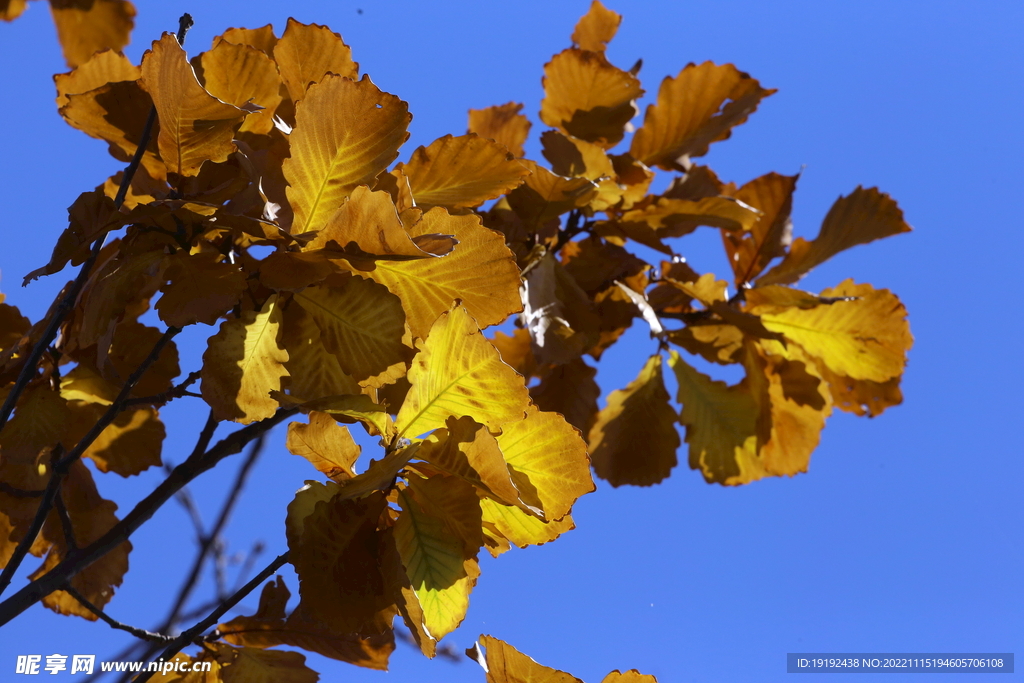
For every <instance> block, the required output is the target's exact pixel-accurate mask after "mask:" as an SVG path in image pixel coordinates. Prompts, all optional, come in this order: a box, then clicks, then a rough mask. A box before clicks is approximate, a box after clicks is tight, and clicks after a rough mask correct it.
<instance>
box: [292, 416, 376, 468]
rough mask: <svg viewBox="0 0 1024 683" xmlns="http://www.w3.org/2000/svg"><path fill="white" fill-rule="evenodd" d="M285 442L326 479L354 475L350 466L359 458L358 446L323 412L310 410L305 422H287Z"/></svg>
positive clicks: (345, 431) (342, 428)
mask: <svg viewBox="0 0 1024 683" xmlns="http://www.w3.org/2000/svg"><path fill="white" fill-rule="evenodd" d="M285 446H286V447H287V448H288V451H289V452H290V453H293V454H294V455H300V456H302V457H303V458H305V459H306V460H308V461H309V462H310V464H311V465H313V467H315V468H317V470H319V471H320V472H321V473H323V474H324V475H325V476H327V477H328V478H329V479H333V480H334V481H343V480H345V479H351V478H352V477H354V476H356V473H355V472H354V471H353V470H352V466H353V465H355V463H356V460H358V459H359V450H360V449H359V446H358V445H356V442H355V441H353V440H352V435H351V434H349V431H348V429H347V428H345V427H342V426H341V425H339V424H338V423H337V422H336V421H335V420H334V418H332V417H331V416H330V415H328V414H326V413H320V412H315V411H314V412H311V413H310V414H309V424H302V423H301V422H292V423H290V424H289V425H288V439H287V441H286V443H285Z"/></svg>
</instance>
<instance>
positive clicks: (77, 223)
mask: <svg viewBox="0 0 1024 683" xmlns="http://www.w3.org/2000/svg"><path fill="white" fill-rule="evenodd" d="M125 222H126V216H125V215H124V214H122V213H120V212H118V211H117V209H115V208H114V201H113V200H112V199H110V198H109V197H107V196H106V195H105V194H104V193H103V191H102V190H93V191H92V192H83V193H82V194H80V195H79V196H78V199H76V200H75V203H74V204H72V205H71V206H69V207H68V227H67V228H65V230H64V232H62V233H61V235H60V237H58V238H57V244H56V245H55V246H54V248H53V253H52V254H51V255H50V262H49V263H47V264H46V265H45V266H43V267H42V268H37V269H36V270H33V271H32V272H31V273H29V274H28V275H26V276H25V283H26V284H27V283H29V282H31V281H32V280H35V279H36V278H38V277H40V276H43V275H52V274H53V273H57V272H60V271H61V270H62V269H63V268H64V266H66V265H67V264H68V262H71V264H72V265H75V266H77V265H80V264H81V263H83V262H84V261H85V260H86V259H87V258H89V253H90V252H91V247H92V243H93V242H95V241H96V240H97V239H99V238H100V237H102V236H103V235H105V234H106V233H107V232H109V231H110V230H116V229H117V228H120V227H121V226H122V225H124V223H125Z"/></svg>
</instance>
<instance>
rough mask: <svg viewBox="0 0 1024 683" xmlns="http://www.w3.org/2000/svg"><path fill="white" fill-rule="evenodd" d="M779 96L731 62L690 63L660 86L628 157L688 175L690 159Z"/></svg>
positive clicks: (697, 155) (727, 134) (726, 135)
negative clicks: (760, 105)
mask: <svg viewBox="0 0 1024 683" xmlns="http://www.w3.org/2000/svg"><path fill="white" fill-rule="evenodd" d="M774 92H775V91H774V90H765V89H764V88H762V87H761V85H760V84H759V83H758V82H757V81H756V80H754V79H753V78H751V77H750V76H749V75H748V74H745V73H743V72H742V71H740V70H738V69H737V68H736V67H735V66H733V65H732V64H725V65H723V66H718V65H716V64H713V63H711V62H704V63H703V64H700V65H697V64H690V65H689V66H687V67H686V68H684V69H683V70H682V71H680V72H679V75H678V76H676V77H675V78H671V77H667V78H665V80H663V81H662V82H661V88H659V90H658V101H657V103H656V104H652V105H650V106H649V107H647V113H646V114H645V115H644V125H643V126H642V127H641V128H640V129H639V130H637V132H636V134H635V135H634V136H633V142H632V144H631V145H630V148H629V153H630V154H632V155H633V157H635V158H636V159H639V160H640V161H642V162H644V163H645V164H647V165H648V166H658V167H659V168H663V169H665V170H666V171H671V170H682V171H685V170H686V166H685V160H686V159H688V158H690V157H699V156H703V155H704V154H707V151H708V146H709V145H710V144H711V143H712V142H717V141H719V140H725V139H727V138H728V137H729V136H730V135H731V134H732V128H733V127H734V126H738V125H740V124H741V123H743V122H744V121H746V120H747V117H748V116H750V114H752V113H753V112H754V110H755V109H757V105H758V104H759V103H760V102H761V100H762V99H764V98H765V97H767V96H768V95H771V94H772V93H774Z"/></svg>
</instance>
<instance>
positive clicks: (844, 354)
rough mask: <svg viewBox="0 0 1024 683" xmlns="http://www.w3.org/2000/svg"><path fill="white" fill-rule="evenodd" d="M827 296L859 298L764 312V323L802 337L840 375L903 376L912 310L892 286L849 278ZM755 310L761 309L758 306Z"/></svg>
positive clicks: (790, 336) (873, 378)
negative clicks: (907, 307)
mask: <svg viewBox="0 0 1024 683" xmlns="http://www.w3.org/2000/svg"><path fill="white" fill-rule="evenodd" d="M821 295H822V296H823V297H856V298H855V299H853V300H851V301H836V302H834V303H832V304H826V305H821V306H817V307H815V308H810V309H801V308H790V309H788V310H783V311H780V312H765V313H763V314H762V315H761V321H762V322H763V323H764V326H765V327H766V328H768V329H769V330H771V331H773V332H780V333H782V334H783V335H785V336H786V338H787V339H789V340H791V341H794V342H796V343H797V344H799V345H800V346H802V347H803V348H804V350H806V351H807V353H809V354H810V355H812V356H814V357H816V358H819V359H821V361H822V362H823V363H824V364H825V365H826V366H828V368H829V369H830V370H831V371H832V372H834V373H836V374H839V375H846V376H848V377H850V378H853V379H858V380H869V381H872V382H886V381H888V380H890V379H892V378H893V377H898V376H899V375H900V374H901V373H902V372H903V366H904V365H905V364H906V355H907V351H908V350H909V349H910V347H911V345H912V344H913V341H914V340H913V337H912V336H911V335H910V325H909V324H908V323H907V317H906V316H907V309H906V308H904V306H903V304H902V303H900V300H899V299H898V298H896V295H895V294H893V293H892V292H890V291H889V290H887V289H877V290H876V289H875V288H873V287H872V286H871V285H868V284H863V285H857V284H854V283H853V280H846V281H844V282H843V283H842V284H840V285H839V286H838V287H835V288H832V289H826V290H824V291H823V292H822V293H821ZM751 312H753V313H757V309H756V308H755V309H753V310H752V311H751Z"/></svg>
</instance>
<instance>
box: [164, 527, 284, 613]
mask: <svg viewBox="0 0 1024 683" xmlns="http://www.w3.org/2000/svg"><path fill="white" fill-rule="evenodd" d="M266 547H267V546H266V544H265V543H263V541H256V542H255V543H253V544H252V550H250V551H249V555H248V556H247V557H246V558H245V561H244V562H243V563H242V566H241V567H240V568H239V570H238V578H237V579H235V585H234V588H232V589H231V590H232V591H236V590H238V589H239V588H240V587H241V585H242V582H244V581H245V577H246V576H248V575H249V572H251V571H252V568H253V565H255V564H256V559H257V558H258V557H259V556H260V555H262V554H263V549H264V548H266ZM182 618H185V617H182Z"/></svg>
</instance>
